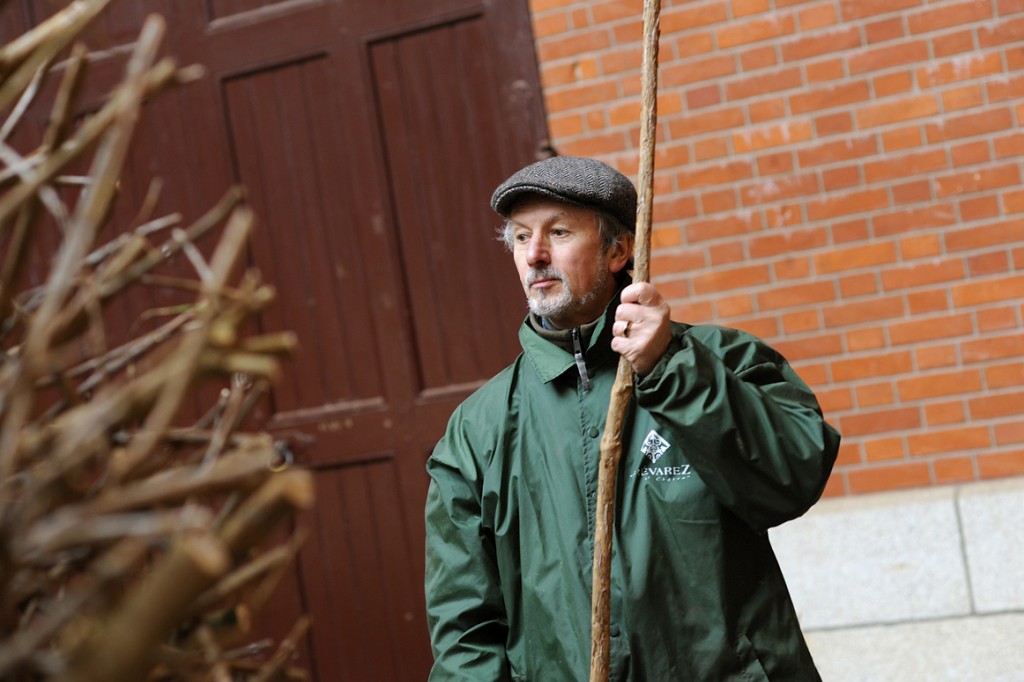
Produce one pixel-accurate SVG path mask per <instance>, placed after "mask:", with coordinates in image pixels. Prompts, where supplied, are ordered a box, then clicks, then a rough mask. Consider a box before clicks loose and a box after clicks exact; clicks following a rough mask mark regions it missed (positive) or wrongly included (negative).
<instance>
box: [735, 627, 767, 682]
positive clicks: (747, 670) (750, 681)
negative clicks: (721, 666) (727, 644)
mask: <svg viewBox="0 0 1024 682" xmlns="http://www.w3.org/2000/svg"><path fill="white" fill-rule="evenodd" d="M736 655H737V656H738V657H739V666H738V670H739V674H738V675H737V676H736V678H735V679H736V680H737V682H739V681H740V680H742V681H743V682H769V680H768V673H766V672H765V671H764V668H763V667H762V666H761V661H760V660H758V658H757V651H755V650H754V645H753V644H752V643H751V641H750V640H749V639H747V636H746V635H740V636H739V639H737V640H736Z"/></svg>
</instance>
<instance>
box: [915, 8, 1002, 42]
mask: <svg viewBox="0 0 1024 682" xmlns="http://www.w3.org/2000/svg"><path fill="white" fill-rule="evenodd" d="M991 16H992V6H991V5H990V4H988V3H984V2H977V1H976V0H967V1H966V2H954V3H950V2H944V3H942V4H941V5H937V6H935V7H933V8H932V9H929V10H926V11H923V12H918V13H916V14H910V15H909V16H908V17H907V26H908V27H909V28H910V33H911V34H917V33H928V32H930V31H938V30H939V29H943V28H952V27H956V26H963V25H965V24H971V23H974V22H977V21H983V20H985V19H988V18H990V17H991Z"/></svg>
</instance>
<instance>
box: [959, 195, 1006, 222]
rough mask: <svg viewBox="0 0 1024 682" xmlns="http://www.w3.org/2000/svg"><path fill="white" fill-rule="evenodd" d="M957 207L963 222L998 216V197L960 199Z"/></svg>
mask: <svg viewBox="0 0 1024 682" xmlns="http://www.w3.org/2000/svg"><path fill="white" fill-rule="evenodd" d="M957 205H958V206H959V208H960V216H961V218H962V219H963V221H964V222H975V221H978V220H985V219H987V218H995V217H996V216H998V215H999V197H997V196H994V195H991V196H986V197H971V198H968V199H961V200H960V201H959V202H958V204H957Z"/></svg>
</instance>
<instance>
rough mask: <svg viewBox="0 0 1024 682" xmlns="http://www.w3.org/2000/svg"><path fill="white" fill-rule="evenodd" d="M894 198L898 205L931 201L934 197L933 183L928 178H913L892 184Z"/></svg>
mask: <svg viewBox="0 0 1024 682" xmlns="http://www.w3.org/2000/svg"><path fill="white" fill-rule="evenodd" d="M892 198H893V201H895V202H896V205H897V206H902V205H903V204H916V203H919V202H922V201H929V200H931V199H932V198H933V197H932V185H931V182H929V181H928V180H911V181H910V182H902V183H899V184H896V185H892Z"/></svg>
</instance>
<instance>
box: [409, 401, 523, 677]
mask: <svg viewBox="0 0 1024 682" xmlns="http://www.w3.org/2000/svg"><path fill="white" fill-rule="evenodd" d="M459 427H460V417H459V411H456V413H455V415H453V417H452V420H451V422H450V424H449V427H448V433H447V434H446V435H445V438H444V439H443V440H442V441H441V442H440V443H439V444H438V446H437V448H435V450H434V453H433V455H432V456H431V458H430V460H429V461H428V462H427V472H428V473H429V474H430V478H431V482H430V488H429V490H428V492H427V505H426V532H427V538H426V540H427V541H426V574H425V588H426V601H427V623H428V626H429V628H430V642H431V646H432V648H433V651H434V667H433V668H432V670H431V673H430V680H432V681H435V680H445V681H448V680H464V681H466V682H469V681H473V682H476V681H478V680H495V681H496V682H505V681H507V680H510V679H511V676H510V673H509V667H508V662H507V656H506V653H505V646H506V641H507V636H508V626H507V620H506V617H505V607H504V601H503V599H502V593H501V588H500V582H499V577H498V568H497V562H496V559H495V553H494V543H493V540H492V539H491V537H490V535H489V533H488V532H487V531H486V529H485V527H484V524H483V523H482V517H481V493H480V489H481V485H482V481H481V480H480V471H479V469H478V468H477V466H476V465H475V462H474V458H473V457H472V453H471V445H470V444H469V443H468V442H467V440H466V439H465V438H462V437H460V436H459V435H458V432H459V431H460V428H459Z"/></svg>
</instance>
